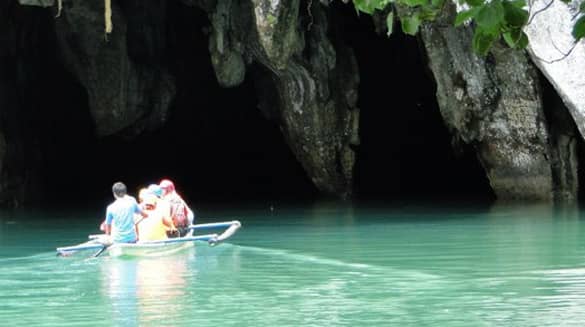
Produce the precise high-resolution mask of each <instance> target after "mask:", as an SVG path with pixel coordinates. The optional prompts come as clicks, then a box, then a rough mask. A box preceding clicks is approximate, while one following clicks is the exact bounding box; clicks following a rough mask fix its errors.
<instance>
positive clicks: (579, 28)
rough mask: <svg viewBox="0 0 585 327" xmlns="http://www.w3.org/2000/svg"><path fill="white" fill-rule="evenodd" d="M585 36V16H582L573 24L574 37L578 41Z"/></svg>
mask: <svg viewBox="0 0 585 327" xmlns="http://www.w3.org/2000/svg"><path fill="white" fill-rule="evenodd" d="M584 36H585V16H581V18H579V19H578V20H577V22H576V23H575V25H574V26H573V37H574V38H575V40H576V41H579V40H581V39H582V38H583V37H584Z"/></svg>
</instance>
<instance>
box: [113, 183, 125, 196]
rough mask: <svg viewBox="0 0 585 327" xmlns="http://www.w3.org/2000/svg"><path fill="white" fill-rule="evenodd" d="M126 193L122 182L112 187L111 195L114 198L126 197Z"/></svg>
mask: <svg viewBox="0 0 585 327" xmlns="http://www.w3.org/2000/svg"><path fill="white" fill-rule="evenodd" d="M126 192H127V191H126V185H124V183H122V182H116V183H114V185H113V186H112V193H114V196H115V197H116V198H121V197H124V196H125V195H126Z"/></svg>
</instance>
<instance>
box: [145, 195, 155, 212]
mask: <svg viewBox="0 0 585 327" xmlns="http://www.w3.org/2000/svg"><path fill="white" fill-rule="evenodd" d="M156 199H157V197H156V195H154V194H152V193H147V194H145V195H144V199H143V201H144V202H143V203H144V206H145V208H146V209H148V210H152V209H154V208H155V207H156Z"/></svg>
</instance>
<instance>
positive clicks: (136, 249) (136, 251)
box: [107, 242, 195, 257]
mask: <svg viewBox="0 0 585 327" xmlns="http://www.w3.org/2000/svg"><path fill="white" fill-rule="evenodd" d="M194 245H195V243H194V242H176V243H157V244H152V243H146V244H141V243H140V242H138V243H116V244H113V245H112V246H110V247H109V248H108V251H107V252H108V254H109V255H110V256H111V257H158V256H168V255H170V254H173V253H176V252H179V251H182V250H185V249H188V248H192V247H193V246H194Z"/></svg>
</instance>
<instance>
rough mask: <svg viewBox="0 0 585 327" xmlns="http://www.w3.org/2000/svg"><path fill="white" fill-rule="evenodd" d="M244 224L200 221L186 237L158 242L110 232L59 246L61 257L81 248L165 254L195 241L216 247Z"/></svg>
mask: <svg viewBox="0 0 585 327" xmlns="http://www.w3.org/2000/svg"><path fill="white" fill-rule="evenodd" d="M241 226H242V224H241V223H240V222H239V221H237V220H233V221H227V222H219V223H207V224H197V225H191V226H189V230H190V231H189V233H187V235H185V236H183V237H176V238H168V239H164V240H157V241H138V242H136V243H111V241H110V238H109V235H105V234H99V235H90V236H89V239H90V240H89V241H87V242H84V243H81V244H77V245H72V246H65V247H58V248H57V255H58V256H69V255H72V254H74V253H77V252H80V251H97V252H96V253H95V254H94V255H93V256H99V255H100V254H102V253H103V252H107V254H109V255H110V256H113V257H121V256H146V257H152V256H165V255H169V254H172V253H175V252H178V251H182V250H184V249H186V248H190V247H193V246H194V245H195V242H197V241H202V242H207V243H208V244H209V245H210V246H215V245H217V244H219V243H221V242H223V241H225V240H226V239H228V238H230V237H231V236H232V235H233V234H235V233H236V231H237V230H238V229H239V228H240V227H241ZM218 228H226V229H225V231H223V233H221V234H217V233H212V234H203V235H194V232H195V231H196V230H202V229H218Z"/></svg>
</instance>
